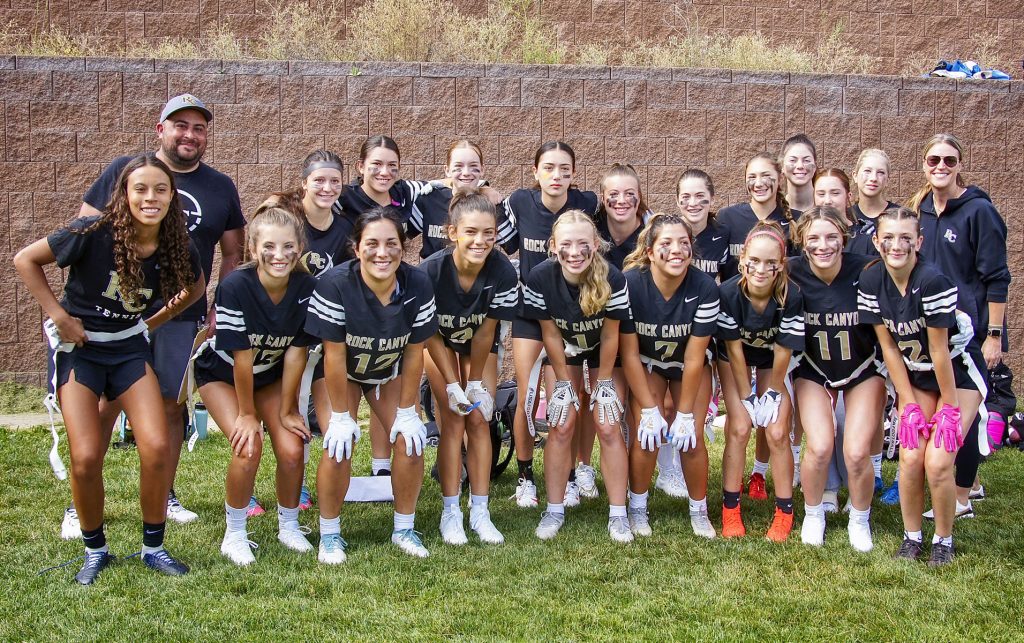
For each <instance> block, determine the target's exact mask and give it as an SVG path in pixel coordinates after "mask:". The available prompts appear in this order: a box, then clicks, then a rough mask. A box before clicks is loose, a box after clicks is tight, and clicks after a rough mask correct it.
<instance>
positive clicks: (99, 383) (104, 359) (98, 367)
mask: <svg viewBox="0 0 1024 643" xmlns="http://www.w3.org/2000/svg"><path fill="white" fill-rule="evenodd" d="M147 364H148V365H149V367H150V368H152V367H153V354H152V353H151V352H150V351H149V350H148V348H147V349H146V350H144V351H132V352H129V353H125V354H122V355H114V354H110V353H106V352H100V351H95V350H89V348H88V345H86V346H83V347H82V348H76V349H74V350H73V351H71V352H69V353H64V352H61V353H57V366H56V368H57V390H60V387H61V386H63V385H65V384H67V383H68V381H69V380H70V379H71V373H72V372H74V374H75V381H76V382H78V383H79V384H83V385H85V386H86V387H88V388H89V390H90V391H92V392H93V393H95V394H96V396H97V397H100V396H106V398H107V400H115V399H117V397H118V396H120V395H121V394H122V393H124V392H125V391H127V390H128V389H129V388H131V386H132V385H133V384H135V382H138V381H139V380H140V379H142V378H143V376H145V375H146V365H147Z"/></svg>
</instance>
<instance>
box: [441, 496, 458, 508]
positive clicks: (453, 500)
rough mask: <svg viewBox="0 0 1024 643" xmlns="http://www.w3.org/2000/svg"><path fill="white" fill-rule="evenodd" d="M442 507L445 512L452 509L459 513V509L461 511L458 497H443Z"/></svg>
mask: <svg viewBox="0 0 1024 643" xmlns="http://www.w3.org/2000/svg"><path fill="white" fill-rule="evenodd" d="M441 507H442V508H443V509H444V510H445V511H450V510H452V509H454V510H456V511H458V509H459V497H458V496H457V495H456V496H441Z"/></svg>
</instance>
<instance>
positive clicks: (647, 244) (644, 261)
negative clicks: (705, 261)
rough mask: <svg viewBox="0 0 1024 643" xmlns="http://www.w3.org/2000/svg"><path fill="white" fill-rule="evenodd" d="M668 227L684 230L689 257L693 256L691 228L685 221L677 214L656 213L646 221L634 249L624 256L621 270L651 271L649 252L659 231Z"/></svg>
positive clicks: (659, 234) (659, 233)
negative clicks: (678, 227) (688, 242)
mask: <svg viewBox="0 0 1024 643" xmlns="http://www.w3.org/2000/svg"><path fill="white" fill-rule="evenodd" d="M670 225H681V226H683V229H684V230H686V236H688V237H689V238H690V248H691V250H690V252H691V256H694V252H693V228H691V227H690V224H689V223H687V221H686V219H684V218H683V217H681V216H680V215H678V214H664V213H661V212H659V213H657V214H655V215H654V216H652V217H651V218H650V219H649V220H648V221H647V225H645V226H644V229H643V230H641V231H640V236H639V237H637V240H636V248H633V251H632V252H630V253H629V254H628V255H626V259H625V261H624V262H623V264H622V270H623V271H626V270H630V269H634V268H635V269H637V270H650V269H651V257H650V254H649V253H650V251H651V249H652V248H653V247H654V242H655V241H657V240H658V237H659V236H661V231H662V230H664V229H665V226H670Z"/></svg>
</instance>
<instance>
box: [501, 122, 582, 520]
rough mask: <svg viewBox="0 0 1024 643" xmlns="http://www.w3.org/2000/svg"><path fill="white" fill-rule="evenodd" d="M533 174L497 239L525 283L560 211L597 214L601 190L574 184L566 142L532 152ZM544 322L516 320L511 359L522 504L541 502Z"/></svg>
mask: <svg viewBox="0 0 1024 643" xmlns="http://www.w3.org/2000/svg"><path fill="white" fill-rule="evenodd" d="M533 175H534V178H535V179H536V181H537V184H536V185H535V186H534V187H533V188H530V189H527V190H516V191H515V192H513V193H512V194H510V195H509V196H508V198H506V199H505V202H504V208H505V215H506V216H507V217H508V222H509V224H511V228H510V230H511V233H510V235H509V236H508V237H503V236H502V234H501V230H500V229H499V235H498V242H499V243H501V244H502V245H503V246H504V247H505V248H506V250H510V251H511V250H518V252H519V280H520V282H521V283H526V280H527V278H528V277H529V275H530V272H531V271H532V270H533V269H534V267H536V266H537V265H539V264H540V263H542V262H543V261H544V260H546V259H547V258H548V243H549V240H550V238H551V226H552V225H553V224H554V222H555V219H556V218H558V216H559V215H560V214H562V213H564V212H566V211H568V210H581V211H583V212H584V213H586V214H587V215H588V216H590V217H593V216H595V215H596V213H597V195H595V194H594V193H593V192H583V191H580V190H578V189H576V187H575V186H574V185H573V177H574V176H575V175H576V153H575V152H573V150H572V148H571V147H569V145H568V144H566V143H563V142H562V141H548V142H547V143H544V144H543V145H541V146H540V148H538V149H537V153H536V154H535V155H534V157H533ZM542 339H543V338H542V335H541V330H540V324H538V323H537V321H536V320H534V319H527V318H526V317H524V316H522V315H520V316H519V317H517V318H516V319H515V320H514V321H513V322H512V364H513V366H514V367H515V374H516V383H517V387H518V397H517V400H516V416H515V422H514V430H515V435H516V460H517V462H518V465H519V484H518V485H517V486H516V504H518V505H519V506H520V507H536V506H537V486H536V484H535V483H534V481H533V436H534V434H535V431H534V428H533V413H534V408H535V404H536V402H537V399H536V388H531V387H530V382H531V380H532V379H536V378H532V377H531V371H533V370H534V368H535V365H539V361H538V360H539V358H540V354H541V351H542V350H543V348H544V345H543V342H542ZM543 370H544V376H545V380H546V381H547V382H548V383H551V382H553V380H552V375H551V372H550V371H551V369H550V368H547V369H543ZM575 477H576V472H575V470H574V471H572V472H571V473H570V479H569V482H568V483H567V493H568V497H569V499H570V500H569V504H570V506H571V505H572V503H573V500H575V501H576V502H578V501H579V488H578V486H577V485H576V483H575V482H574V481H573V478H575Z"/></svg>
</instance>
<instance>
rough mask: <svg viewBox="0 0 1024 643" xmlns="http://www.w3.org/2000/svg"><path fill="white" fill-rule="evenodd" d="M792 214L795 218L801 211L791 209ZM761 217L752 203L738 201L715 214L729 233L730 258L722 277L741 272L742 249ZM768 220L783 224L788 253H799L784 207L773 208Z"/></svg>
mask: <svg viewBox="0 0 1024 643" xmlns="http://www.w3.org/2000/svg"><path fill="white" fill-rule="evenodd" d="M790 214H791V215H792V217H793V220H794V221H796V219H797V218H798V217H799V215H800V213H799V211H797V210H791V211H790ZM759 221H760V219H758V218H757V215H756V214H754V210H753V208H751V207H750V203H737V204H736V205H730V206H729V207H727V208H722V209H721V210H719V211H718V214H717V215H716V216H715V223H717V224H718V225H719V227H721V228H722V229H724V230H726V231H727V233H728V235H729V260H728V261H727V262H726V265H725V267H724V269H723V270H722V279H729V278H731V277H735V276H736V275H738V274H739V263H740V251H742V250H743V243H744V242H745V241H746V240H747V235H748V234H750V231H751V230H753V229H754V226H755V225H757V223H758V222H759ZM766 221H774V222H775V223H778V224H779V225H780V226H782V237H783V239H785V240H786V255H787V256H796V255H797V254H799V253H798V252H797V251H796V249H795V248H794V246H793V242H792V241H791V240H790V236H789V234H790V232H789V227H790V224H789V221H787V220H786V218H785V217H784V216H783V214H782V209H781V208H779V207H776V208H775V209H774V210H772V212H771V214H769V215H768V218H767V219H766Z"/></svg>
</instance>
